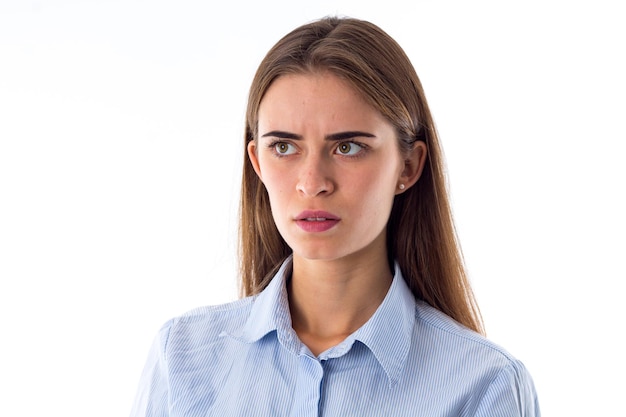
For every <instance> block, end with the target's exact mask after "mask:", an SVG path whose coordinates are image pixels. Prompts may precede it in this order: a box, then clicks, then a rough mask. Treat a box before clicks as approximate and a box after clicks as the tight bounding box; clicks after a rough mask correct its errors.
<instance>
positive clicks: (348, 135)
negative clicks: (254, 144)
mask: <svg viewBox="0 0 626 417" xmlns="http://www.w3.org/2000/svg"><path fill="white" fill-rule="evenodd" d="M261 137H263V138H266V137H275V138H279V139H293V140H302V135H297V134H295V133H291V132H285V131H282V130H272V131H271V132H267V133H265V134H264V135H262V136H261ZM375 137H376V135H373V134H371V133H367V132H361V131H358V130H350V131H347V132H338V133H331V134H330V135H326V137H325V138H324V139H326V140H329V141H337V140H347V139H353V138H375Z"/></svg>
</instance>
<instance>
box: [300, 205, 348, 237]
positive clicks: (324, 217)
mask: <svg viewBox="0 0 626 417" xmlns="http://www.w3.org/2000/svg"><path fill="white" fill-rule="evenodd" d="M339 221H340V219H339V217H338V216H335V215H334V214H332V213H329V212H327V211H320V210H305V211H303V212H302V213H300V214H298V216H296V218H295V222H296V224H297V225H298V227H300V228H301V229H302V230H304V231H305V232H310V233H319V232H325V231H326V230H329V229H332V228H333V227H335V225H336V224H337V223H339Z"/></svg>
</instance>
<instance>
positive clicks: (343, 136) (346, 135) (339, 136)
mask: <svg viewBox="0 0 626 417" xmlns="http://www.w3.org/2000/svg"><path fill="white" fill-rule="evenodd" d="M375 137H376V135H373V134H371V133H367V132H359V131H348V132H339V133H333V134H330V135H327V136H326V140H347V139H354V138H375Z"/></svg>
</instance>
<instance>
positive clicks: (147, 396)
mask: <svg viewBox="0 0 626 417" xmlns="http://www.w3.org/2000/svg"><path fill="white" fill-rule="evenodd" d="M169 329H170V327H169V326H168V325H166V326H164V327H163V328H162V329H161V330H160V331H159V333H158V335H157V336H156V338H155V339H154V341H153V343H152V346H151V348H150V351H149V353H148V359H147V360H146V364H145V366H144V369H143V372H142V374H141V378H140V380H139V388H138V390H137V394H136V396H135V401H134V403H133V407H132V410H131V413H130V417H166V416H169V401H168V400H169V381H168V377H167V363H166V360H165V346H166V343H167V338H168V335H169Z"/></svg>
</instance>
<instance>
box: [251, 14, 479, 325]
mask: <svg viewBox="0 0 626 417" xmlns="http://www.w3.org/2000/svg"><path fill="white" fill-rule="evenodd" d="M319 70H325V71H330V72H332V73H333V74H335V75H337V76H339V77H341V78H343V79H344V80H346V81H348V82H349V83H351V84H352V85H353V86H354V87H355V89H356V90H357V91H360V92H361V94H362V95H363V97H364V98H365V99H366V100H367V101H368V102H369V103H370V104H371V105H372V106H373V107H374V108H376V109H377V110H378V111H380V113H381V114H382V115H383V116H385V117H386V118H387V120H389V122H390V123H391V124H392V125H393V126H395V128H396V132H397V136H398V141H399V143H400V148H401V149H402V150H403V151H404V152H408V150H410V149H411V148H412V146H413V144H414V143H415V142H416V141H423V142H425V143H426V146H427V148H428V154H427V159H426V165H425V167H424V170H423V172H422V175H421V177H420V179H419V180H418V182H417V183H416V184H415V185H414V186H412V187H410V188H409V189H408V190H406V191H405V192H404V193H401V194H399V195H397V196H396V197H395V200H394V203H393V208H392V211H391V216H390V218H389V222H388V226H387V250H388V254H389V260H390V262H391V261H394V260H395V261H397V262H398V264H399V266H400V269H401V271H402V274H403V276H404V278H405V280H406V281H407V283H408V285H409V287H410V288H411V290H412V291H413V294H414V295H415V297H416V298H417V299H421V300H424V301H425V302H427V303H428V304H430V305H431V306H433V307H435V308H437V309H439V310H440V311H442V312H443V313H445V314H447V315H448V316H450V317H452V318H453V319H455V320H456V321H458V322H459V323H461V324H463V325H465V326H467V327H469V328H471V329H473V330H475V331H477V332H479V333H483V324H482V320H481V316H480V311H479V309H478V306H477V303H476V300H475V297H474V295H473V292H472V289H471V287H470V284H469V280H468V278H467V275H466V272H465V267H464V263H463V257H462V254H461V250H460V246H459V244H458V239H457V235H456V231H455V228H454V223H453V219H452V211H451V208H450V203H449V199H448V191H447V188H446V178H445V175H444V166H443V158H442V151H441V148H440V145H439V139H438V137H437V132H436V129H435V125H434V122H433V119H432V116H431V114H430V110H429V108H428V104H427V102H426V98H425V96H424V91H423V88H422V85H421V82H420V81H419V78H418V76H417V74H416V72H415V69H414V68H413V65H412V64H411V62H410V61H409V58H408V57H407V56H406V54H405V53H404V51H403V50H402V48H401V47H400V46H399V45H398V44H397V42H396V41H395V40H393V39H392V38H391V37H390V36H389V35H388V34H387V33H385V32H384V31H383V30H381V29H380V28H379V27H377V26H376V25H374V24H372V23H370V22H366V21H363V20H358V19H352V18H336V17H328V18H324V19H321V20H318V21H315V22H311V23H308V24H305V25H303V26H300V27H299V28H297V29H295V30H293V31H292V32H290V33H289V34H287V35H286V36H285V37H283V38H282V39H281V40H279V41H278V43H276V44H275V45H274V46H273V47H272V48H271V49H270V51H269V52H268V53H267V55H266V56H265V58H264V59H263V61H262V62H261V64H260V66H259V68H258V70H257V72H256V75H255V77H254V79H253V81H252V86H251V88H250V94H249V97H248V107H247V113H246V127H245V143H244V153H245V152H246V149H247V144H248V142H250V141H252V140H255V138H256V136H257V122H258V109H259V106H260V103H261V100H262V98H263V96H264V94H265V92H266V91H267V89H268V88H269V86H270V84H271V83H272V82H273V81H274V80H275V79H276V78H277V77H279V76H281V75H285V74H294V73H304V72H312V71H319ZM244 155H245V156H244V167H243V178H242V188H241V200H240V201H241V206H240V225H239V227H240V229H239V238H240V247H239V250H240V254H239V255H240V273H241V294H242V296H247V295H252V294H256V293H258V292H260V291H262V290H263V289H264V288H265V287H266V286H267V284H268V283H269V281H270V280H271V278H272V276H273V273H274V272H275V271H276V269H277V267H278V266H280V264H281V263H282V261H283V260H284V259H285V258H286V257H287V256H289V254H290V253H291V249H290V248H289V246H288V245H287V244H286V243H285V241H284V240H283V238H282V237H281V235H280V233H279V232H278V229H277V228H276V226H275V224H274V221H273V219H272V214H271V209H270V203H269V197H268V194H267V192H266V190H265V187H264V186H263V184H262V182H261V181H260V180H259V178H258V177H257V175H256V173H255V172H254V170H253V168H252V165H251V163H250V161H249V159H248V157H247V154H244Z"/></svg>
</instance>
